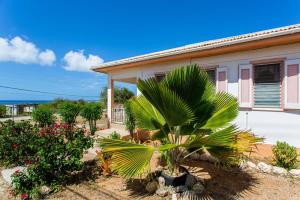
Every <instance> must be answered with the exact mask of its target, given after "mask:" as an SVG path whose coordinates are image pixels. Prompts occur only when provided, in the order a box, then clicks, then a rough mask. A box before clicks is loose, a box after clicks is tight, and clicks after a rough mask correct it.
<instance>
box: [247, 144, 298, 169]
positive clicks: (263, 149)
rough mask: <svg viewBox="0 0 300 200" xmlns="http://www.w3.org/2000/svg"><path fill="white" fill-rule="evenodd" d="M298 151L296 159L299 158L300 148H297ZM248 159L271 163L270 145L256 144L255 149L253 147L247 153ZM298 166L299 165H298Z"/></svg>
mask: <svg viewBox="0 0 300 200" xmlns="http://www.w3.org/2000/svg"><path fill="white" fill-rule="evenodd" d="M297 152H298V160H300V149H299V148H297ZM247 156H249V158H250V159H252V160H254V161H256V162H257V161H263V162H266V163H269V164H272V159H273V153H272V145H270V144H258V145H257V148H256V149H253V152H251V154H248V155H247ZM299 168H300V165H299Z"/></svg>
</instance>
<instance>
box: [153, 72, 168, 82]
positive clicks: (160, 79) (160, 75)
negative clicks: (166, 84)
mask: <svg viewBox="0 0 300 200" xmlns="http://www.w3.org/2000/svg"><path fill="white" fill-rule="evenodd" d="M165 76H166V74H163V73H161V74H155V79H156V80H157V81H158V82H160V81H162V80H163V79H164V78H165Z"/></svg>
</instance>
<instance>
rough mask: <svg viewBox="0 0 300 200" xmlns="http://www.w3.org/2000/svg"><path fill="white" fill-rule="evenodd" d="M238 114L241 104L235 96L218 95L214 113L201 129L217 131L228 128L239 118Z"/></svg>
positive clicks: (222, 93) (223, 93)
mask: <svg viewBox="0 0 300 200" xmlns="http://www.w3.org/2000/svg"><path fill="white" fill-rule="evenodd" d="M238 112H239V104H238V101H237V99H236V98H235V97H234V96H232V95H230V94H228V93H225V92H220V93H217V94H216V97H215V110H214V113H213V115H212V116H211V117H210V118H209V119H208V120H207V122H206V124H205V125H204V126H202V127H201V128H202V129H217V128H222V127H225V126H228V125H230V122H231V121H232V120H234V119H235V118H236V117H237V115H238ZM198 128H200V127H198Z"/></svg>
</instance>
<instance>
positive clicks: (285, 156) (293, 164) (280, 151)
mask: <svg viewBox="0 0 300 200" xmlns="http://www.w3.org/2000/svg"><path fill="white" fill-rule="evenodd" d="M272 151H273V155H274V158H273V162H274V164H275V165H276V166H278V167H283V168H285V169H288V170H290V169H294V168H297V167H298V160H297V156H298V154H297V149H296V147H293V146H290V145H289V144H288V143H286V142H280V141H277V143H276V145H274V146H273V147H272Z"/></svg>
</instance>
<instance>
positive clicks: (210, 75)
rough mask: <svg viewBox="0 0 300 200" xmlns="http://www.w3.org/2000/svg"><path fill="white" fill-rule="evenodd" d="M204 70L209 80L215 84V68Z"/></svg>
mask: <svg viewBox="0 0 300 200" xmlns="http://www.w3.org/2000/svg"><path fill="white" fill-rule="evenodd" d="M206 72H207V74H208V76H209V78H210V80H211V81H212V82H213V83H214V84H216V70H214V69H211V70H207V71H206Z"/></svg>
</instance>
